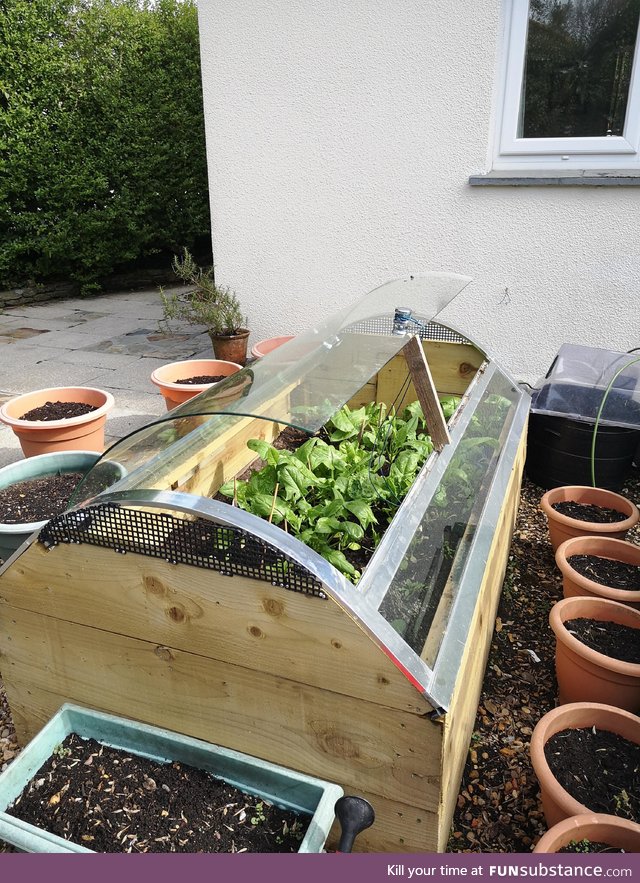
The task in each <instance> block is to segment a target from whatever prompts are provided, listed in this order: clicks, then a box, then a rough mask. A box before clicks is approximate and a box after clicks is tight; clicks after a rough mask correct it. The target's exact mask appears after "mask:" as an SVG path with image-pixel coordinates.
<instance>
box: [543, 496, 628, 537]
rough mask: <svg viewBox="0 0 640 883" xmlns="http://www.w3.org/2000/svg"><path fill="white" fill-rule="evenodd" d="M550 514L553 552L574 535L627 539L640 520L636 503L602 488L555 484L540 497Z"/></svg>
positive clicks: (546, 513)
mask: <svg viewBox="0 0 640 883" xmlns="http://www.w3.org/2000/svg"><path fill="white" fill-rule="evenodd" d="M540 506H541V507H542V511H543V512H544V514H545V515H546V516H547V522H548V525H549V538H550V540H551V545H552V546H553V550H554V552H555V551H556V549H557V548H558V546H559V545H560V544H561V543H563V542H564V541H565V540H569V539H571V538H572V537H583V536H607V537H615V538H617V539H624V538H625V537H626V535H627V532H628V531H629V530H631V528H632V527H634V525H636V524H637V523H638V521H639V520H640V512H639V511H638V507H637V506H636V505H635V503H632V502H631V500H628V499H627V498H626V497H623V496H622V495H621V494H616V493H614V492H613V491H607V490H604V489H603V488H594V487H583V486H581V485H565V486H563V487H557V488H553V489H552V490H550V491H547V493H546V494H545V495H544V496H543V497H542V499H541V501H540Z"/></svg>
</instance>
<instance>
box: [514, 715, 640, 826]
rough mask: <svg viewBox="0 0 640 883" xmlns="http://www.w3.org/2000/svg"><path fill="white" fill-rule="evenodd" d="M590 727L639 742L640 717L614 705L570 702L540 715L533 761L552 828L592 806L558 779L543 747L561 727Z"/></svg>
mask: <svg viewBox="0 0 640 883" xmlns="http://www.w3.org/2000/svg"><path fill="white" fill-rule="evenodd" d="M587 727H588V728H589V729H590V728H591V727H596V729H598V730H606V731H607V732H610V733H616V734H617V735H618V736H622V738H623V739H627V740H628V741H630V742H635V743H637V744H640V717H638V716H637V715H635V714H631V712H629V711H624V710H623V709H621V708H614V707H613V706H612V705H602V704H600V703H597V702H571V703H569V704H568V705H561V706H559V707H558V708H554V709H552V711H549V712H547V714H545V715H544V717H541V718H540V720H539V721H538V723H537V724H536V725H535V727H534V730H533V734H532V736H531V763H532V765H533V769H534V772H535V774H536V776H537V777H538V782H539V784H540V796H541V798H542V809H543V811H544V816H545V819H546V820H547V825H548V826H549V827H551V826H552V825H556V824H557V823H558V822H561V821H562V820H563V819H566V818H568V817H569V816H575V815H579V814H581V813H586V812H589V807H588V806H585V805H584V804H583V803H579V801H577V800H576V799H575V798H574V797H572V796H571V795H570V794H569V792H568V791H566V790H565V789H564V788H563V787H562V785H561V784H560V782H558V780H557V779H556V777H555V776H554V775H553V773H552V772H551V769H550V767H549V764H548V763H547V759H546V757H545V756H544V746H545V745H546V743H547V742H548V741H549V739H550V738H551V737H552V736H555V734H556V733H560V732H562V730H570V729H585V728H587ZM576 772H579V771H576ZM595 787H597V783H596V784H595Z"/></svg>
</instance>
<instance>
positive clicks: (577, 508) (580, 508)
mask: <svg viewBox="0 0 640 883" xmlns="http://www.w3.org/2000/svg"><path fill="white" fill-rule="evenodd" d="M551 508H552V509H555V510H556V512H559V513H560V515H566V516H567V518H576V519H577V520H578V521H590V522H592V523H593V524H613V523H614V522H616V521H625V519H626V518H627V516H626V515H625V514H624V512H619V511H618V510H617V509H610V508H609V507H608V506H596V505H595V504H594V503H577V502H576V501H575V500H561V501H560V502H559V503H552V504H551Z"/></svg>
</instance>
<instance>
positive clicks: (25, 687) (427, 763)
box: [0, 608, 442, 809]
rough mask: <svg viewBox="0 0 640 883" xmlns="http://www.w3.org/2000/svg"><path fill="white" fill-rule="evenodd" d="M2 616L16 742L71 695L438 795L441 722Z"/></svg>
mask: <svg viewBox="0 0 640 883" xmlns="http://www.w3.org/2000/svg"><path fill="white" fill-rule="evenodd" d="M5 613H6V616H4V615H3V619H2V625H1V627H0V628H1V630H0V647H1V648H2V650H1V655H0V668H1V670H2V674H3V679H4V682H5V685H6V690H7V697H8V700H9V704H10V707H11V709H12V711H13V713H14V715H15V723H16V732H17V734H18V738H19V740H20V741H21V742H22V743H24V741H25V739H27V738H29V737H31V736H32V735H33V734H34V732H36V731H37V729H39V727H40V726H41V723H42V720H43V718H46V717H47V716H50V715H51V714H52V713H53V712H55V710H56V709H57V708H58V707H59V706H60V705H61V704H62V702H64V701H71V702H76V703H78V704H80V705H88V706H90V707H94V708H95V707H97V708H100V709H102V710H104V711H109V712H113V713H115V714H120V715H122V716H123V717H130V718H133V719H136V720H142V721H145V722H147V723H151V724H156V725H159V726H163V727H167V728H168V729H170V730H175V731H176V732H182V733H186V734H187V735H190V736H195V737H197V738H200V739H206V740H208V741H211V742H215V743H217V744H220V745H224V746H226V747H230V748H235V749H237V750H238V751H244V752H246V753H247V754H254V755H257V756H258V757H263V758H265V759H266V760H270V761H273V762H274V763H280V764H283V765H284V766H289V767H291V768H293V769H298V770H304V771H305V772H307V773H309V774H311V775H316V776H320V777H321V778H323V779H328V780H329V781H333V782H337V783H339V784H342V785H343V786H345V787H346V788H348V789H349V791H352V790H353V789H354V788H360V789H365V790H367V791H371V792H372V793H378V794H380V795H382V796H384V797H389V798H391V799H393V800H398V801H404V802H408V803H410V804H414V805H416V806H420V807H421V808H426V809H428V808H429V807H432V808H433V807H435V806H437V804H438V799H439V791H440V748H441V733H442V729H441V727H440V726H439V725H437V724H434V723H433V722H432V721H430V720H429V719H428V718H426V717H421V716H419V715H416V714H410V713H406V712H401V711H398V710H397V709H389V708H384V707H382V706H379V705H374V704H373V703H369V702H363V701H362V700H359V699H353V698H351V697H347V696H343V695H341V694H339V693H334V692H330V691H329V690H320V689H318V688H315V687H310V686H308V685H306V684H300V683H298V682H296V681H295V680H287V679H284V678H279V677H276V676H273V675H269V674H266V673H264V672H261V671H256V670H252V669H250V668H245V667H241V666H236V665H231V664H229V663H224V662H220V661H218V660H214V659H209V658H206V657H203V656H198V655H196V654H194V653H185V652H183V651H181V650H178V649H176V648H174V647H169V646H166V645H159V644H155V643H153V642H149V641H143V640H140V639H136V638H129V637H126V636H123V635H117V634H113V633H111V632H106V631H100V630H99V629H95V628H89V627H87V626H83V625H78V624H76V623H69V622H64V621H61V620H58V619H54V618H52V617H49V616H43V615H41V614H36V613H31V612H29V611H25V610H17V609H15V608H9V609H7V608H5ZM7 624H9V631H10V634H8V633H7ZM7 648H9V651H7Z"/></svg>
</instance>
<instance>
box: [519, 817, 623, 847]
mask: <svg viewBox="0 0 640 883" xmlns="http://www.w3.org/2000/svg"><path fill="white" fill-rule="evenodd" d="M533 851H534V852H548V853H551V852H579V853H596V852H600V853H601V852H640V825H636V824H634V823H633V822H630V821H628V820H627V819H619V818H617V817H616V816H611V815H607V814H606V813H581V814H580V815H577V816H569V818H567V819H564V820H563V821H561V822H558V824H557V825H554V826H553V827H552V828H550V829H549V830H548V831H547V833H546V834H543V836H542V837H541V838H540V840H539V841H538V842H537V844H536V846H535V849H534V850H533Z"/></svg>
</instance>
